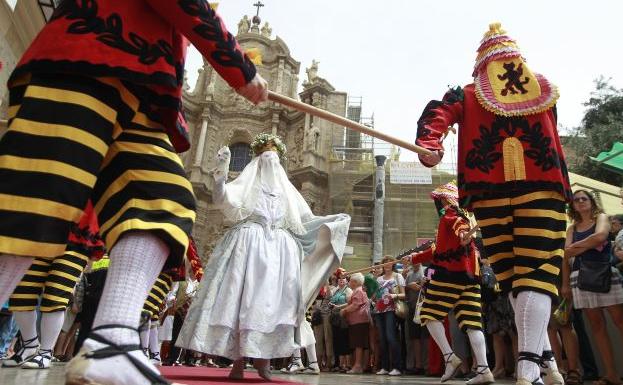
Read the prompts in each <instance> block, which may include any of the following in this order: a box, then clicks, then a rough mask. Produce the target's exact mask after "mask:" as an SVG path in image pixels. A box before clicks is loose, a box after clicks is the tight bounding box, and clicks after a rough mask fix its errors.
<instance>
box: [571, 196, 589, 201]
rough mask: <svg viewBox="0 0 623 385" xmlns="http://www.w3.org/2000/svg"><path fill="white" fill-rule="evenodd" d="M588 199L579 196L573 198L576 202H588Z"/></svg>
mask: <svg viewBox="0 0 623 385" xmlns="http://www.w3.org/2000/svg"><path fill="white" fill-rule="evenodd" d="M587 200H588V198H587V197H577V198H573V201H574V202H586V201H587Z"/></svg>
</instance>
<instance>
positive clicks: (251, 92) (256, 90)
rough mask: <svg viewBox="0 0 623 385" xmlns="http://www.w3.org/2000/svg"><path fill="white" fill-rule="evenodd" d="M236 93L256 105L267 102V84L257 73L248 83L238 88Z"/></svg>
mask: <svg viewBox="0 0 623 385" xmlns="http://www.w3.org/2000/svg"><path fill="white" fill-rule="evenodd" d="M236 92H237V93H238V94H240V95H241V96H244V97H245V98H246V99H247V100H249V101H250V102H251V103H253V104H258V103H260V102H265V101H266V100H268V83H266V80H264V78H263V77H262V76H260V74H259V73H256V74H255V77H254V78H253V79H251V81H250V82H249V83H247V84H246V85H244V86H242V87H240V88H238V89H237V90H236Z"/></svg>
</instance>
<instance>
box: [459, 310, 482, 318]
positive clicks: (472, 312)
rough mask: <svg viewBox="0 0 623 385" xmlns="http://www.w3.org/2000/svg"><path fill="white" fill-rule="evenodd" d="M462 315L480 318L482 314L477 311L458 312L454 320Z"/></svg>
mask: <svg viewBox="0 0 623 385" xmlns="http://www.w3.org/2000/svg"><path fill="white" fill-rule="evenodd" d="M462 315H464V316H474V317H482V312H479V311H469V310H459V311H458V312H457V313H456V318H459V317H460V316H462Z"/></svg>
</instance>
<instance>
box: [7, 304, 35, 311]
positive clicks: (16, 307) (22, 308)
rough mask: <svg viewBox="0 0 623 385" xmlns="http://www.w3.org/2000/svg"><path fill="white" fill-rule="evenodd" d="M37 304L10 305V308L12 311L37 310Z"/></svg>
mask: <svg viewBox="0 0 623 385" xmlns="http://www.w3.org/2000/svg"><path fill="white" fill-rule="evenodd" d="M35 309H36V306H34V305H30V306H9V310H10V311H11V312H16V311H32V310H35Z"/></svg>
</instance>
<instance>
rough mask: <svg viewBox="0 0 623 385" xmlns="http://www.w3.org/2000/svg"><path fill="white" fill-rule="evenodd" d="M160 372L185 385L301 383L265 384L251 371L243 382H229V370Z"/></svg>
mask: <svg viewBox="0 0 623 385" xmlns="http://www.w3.org/2000/svg"><path fill="white" fill-rule="evenodd" d="M160 372H161V373H162V375H163V376H164V377H166V379H167V380H169V381H171V382H179V383H182V384H186V385H207V384H210V385H219V384H228V385H231V384H301V382H294V381H286V380H282V379H280V378H276V377H273V381H271V382H267V381H265V380H264V379H262V378H260V377H259V376H258V375H257V373H255V371H253V370H248V371H245V372H244V380H237V381H234V380H230V379H229V378H227V375H228V374H229V369H228V368H224V369H217V368H206V367H188V366H162V367H161V368H160Z"/></svg>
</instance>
